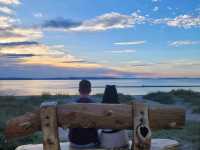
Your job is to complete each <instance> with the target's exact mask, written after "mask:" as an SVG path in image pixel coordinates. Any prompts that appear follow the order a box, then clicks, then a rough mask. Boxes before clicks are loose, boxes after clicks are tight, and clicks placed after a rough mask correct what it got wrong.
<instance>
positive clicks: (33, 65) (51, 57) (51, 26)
mask: <svg viewBox="0 0 200 150" xmlns="http://www.w3.org/2000/svg"><path fill="white" fill-rule="evenodd" d="M0 31H1V33H0V77H67V76H117V77H118V76H119V77H200V59H199V58H200V0H192V1H189V0H182V1H181V3H180V1H177V0H171V1H167V0H123V1H122V0H121V1H120V0H109V1H106V0H93V1H91V0H68V1H65V0H59V1H53V0H42V1H39V0H0Z"/></svg>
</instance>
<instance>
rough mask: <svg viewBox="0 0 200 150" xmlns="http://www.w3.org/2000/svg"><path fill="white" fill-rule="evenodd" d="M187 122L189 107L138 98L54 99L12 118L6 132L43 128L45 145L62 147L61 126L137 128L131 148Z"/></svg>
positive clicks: (141, 148) (145, 149)
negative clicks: (127, 100)
mask: <svg viewBox="0 0 200 150" xmlns="http://www.w3.org/2000/svg"><path fill="white" fill-rule="evenodd" d="M184 124H185V110H184V109H182V108H178V107H168V106H155V107H148V106H147V105H145V104H143V103H135V102H134V103H132V104H130V105H126V104H80V103H79V104H66V105H61V106H57V105H56V103H52V102H51V103H45V104H43V105H42V106H41V108H39V109H38V110H36V111H34V112H31V113H27V114H25V115H23V116H20V117H17V118H14V119H12V120H10V121H8V123H7V127H6V130H5V135H6V138H7V139H8V140H9V139H13V138H18V137H22V136H27V135H30V134H32V133H34V132H36V131H40V130H42V132H43V149H44V150H60V141H59V138H58V127H63V128H76V127H81V128H97V129H104V128H105V129H108V128H110V129H133V138H132V143H133V144H132V147H131V148H132V149H134V150H150V149H151V132H152V131H153V130H159V129H172V128H173V129H175V128H176V129H177V128H182V127H183V126H184ZM151 130H152V131H151Z"/></svg>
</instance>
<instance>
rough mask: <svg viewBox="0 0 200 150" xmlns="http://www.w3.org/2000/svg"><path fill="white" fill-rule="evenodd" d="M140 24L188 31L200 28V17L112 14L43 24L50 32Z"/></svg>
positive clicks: (61, 19)
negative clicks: (82, 19) (152, 16)
mask: <svg viewBox="0 0 200 150" xmlns="http://www.w3.org/2000/svg"><path fill="white" fill-rule="evenodd" d="M158 9H159V8H158V7H157V6H156V7H155V8H154V11H157V10H158ZM138 24H154V25H159V24H165V25H167V26H170V27H178V28H185V29H188V28H192V27H199V26H200V16H192V15H187V14H185V15H179V16H177V17H175V18H158V19H157V18H150V17H148V16H146V17H145V16H142V15H139V13H138V12H134V13H132V14H130V15H125V14H120V13H117V12H111V13H106V14H102V15H100V16H97V17H95V18H92V19H88V20H84V21H73V20H69V19H63V18H57V19H52V20H47V21H45V22H44V23H43V24H42V28H43V29H45V30H50V31H65V32H97V31H106V30H111V29H125V28H133V27H135V25H138Z"/></svg>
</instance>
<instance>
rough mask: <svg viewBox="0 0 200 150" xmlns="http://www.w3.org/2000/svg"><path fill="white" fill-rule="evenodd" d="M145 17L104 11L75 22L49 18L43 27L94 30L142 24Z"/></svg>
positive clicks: (136, 14)
mask: <svg viewBox="0 0 200 150" xmlns="http://www.w3.org/2000/svg"><path fill="white" fill-rule="evenodd" d="M144 20H145V17H143V16H140V15H138V13H132V14H131V15H124V14H120V13H116V12H111V13H106V14H103V15H101V16H97V17H95V18H93V19H89V20H85V21H82V22H76V21H71V20H66V19H55V20H49V21H47V22H45V23H44V25H43V27H44V28H45V27H46V28H52V29H53V30H56V29H57V30H60V29H62V31H66V32H69V31H71V32H86V31H88V32H95V31H105V30H109V29H123V28H130V27H134V25H136V24H142V23H143V22H144Z"/></svg>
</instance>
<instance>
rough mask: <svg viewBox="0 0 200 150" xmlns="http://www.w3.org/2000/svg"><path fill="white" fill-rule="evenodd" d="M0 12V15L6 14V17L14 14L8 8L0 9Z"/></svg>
mask: <svg viewBox="0 0 200 150" xmlns="http://www.w3.org/2000/svg"><path fill="white" fill-rule="evenodd" d="M0 12H1V13H4V14H7V15H13V14H15V12H14V11H13V10H12V9H10V8H9V7H6V6H5V7H0Z"/></svg>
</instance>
